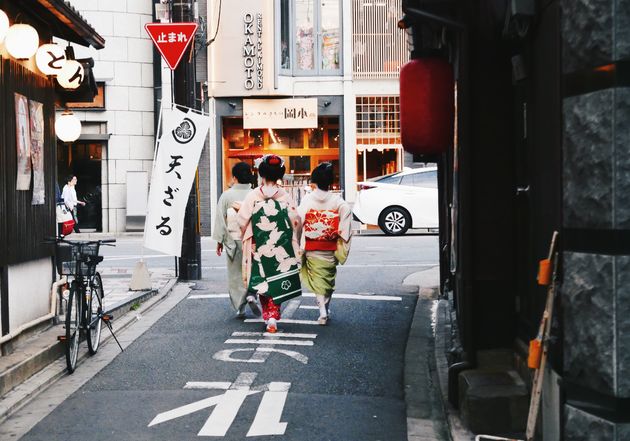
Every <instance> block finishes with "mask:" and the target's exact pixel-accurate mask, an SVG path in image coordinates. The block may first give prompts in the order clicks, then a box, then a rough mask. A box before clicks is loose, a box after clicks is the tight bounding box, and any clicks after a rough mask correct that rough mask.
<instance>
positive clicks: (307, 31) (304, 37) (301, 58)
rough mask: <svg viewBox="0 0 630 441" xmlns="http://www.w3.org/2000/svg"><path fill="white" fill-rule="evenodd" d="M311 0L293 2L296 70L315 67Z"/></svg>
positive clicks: (312, 6)
mask: <svg viewBox="0 0 630 441" xmlns="http://www.w3.org/2000/svg"><path fill="white" fill-rule="evenodd" d="M313 9H314V5H313V0H296V2H295V58H296V67H297V69H298V70H313V69H315V25H314V23H313V22H314V18H315V17H314V12H315V11H314V10H313Z"/></svg>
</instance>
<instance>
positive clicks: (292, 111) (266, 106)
mask: <svg viewBox="0 0 630 441" xmlns="http://www.w3.org/2000/svg"><path fill="white" fill-rule="evenodd" d="M317 127H318V126H317V98H293V99H291V98H287V99H276V100H266V99H251V100H243V128H244V129H316V128H317Z"/></svg>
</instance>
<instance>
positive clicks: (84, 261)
mask: <svg viewBox="0 0 630 441" xmlns="http://www.w3.org/2000/svg"><path fill="white" fill-rule="evenodd" d="M56 248H57V249H56V251H57V252H56V264H57V272H58V273H59V275H61V276H88V277H91V276H93V275H94V273H95V272H96V265H97V264H98V263H99V262H101V261H102V260H103V258H102V257H100V256H99V255H98V251H99V244H98V243H81V242H76V243H72V244H69V243H58V244H57V247H56Z"/></svg>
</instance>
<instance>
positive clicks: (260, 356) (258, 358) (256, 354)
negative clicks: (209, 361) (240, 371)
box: [212, 346, 308, 364]
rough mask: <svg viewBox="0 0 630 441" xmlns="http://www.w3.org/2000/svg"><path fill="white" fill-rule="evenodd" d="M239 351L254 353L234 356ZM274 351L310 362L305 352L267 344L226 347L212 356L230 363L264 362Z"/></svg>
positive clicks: (303, 361)
mask: <svg viewBox="0 0 630 441" xmlns="http://www.w3.org/2000/svg"><path fill="white" fill-rule="evenodd" d="M238 352H252V355H251V357H250V358H247V359H243V358H233V357H232V355H233V354H236V353H238ZM272 353H278V354H282V355H286V356H287V357H290V358H292V359H294V360H295V361H299V362H300V363H302V364H307V363H308V357H307V356H306V355H304V354H300V353H299V352H296V351H290V350H288V349H278V348H270V347H265V346H259V347H257V348H237V349H224V350H222V351H219V352H217V353H216V354H214V355H213V356H212V358H214V359H215V360H218V361H225V362H230V363H264V362H265V361H267V359H268V358H269V356H270V355H271V354H272Z"/></svg>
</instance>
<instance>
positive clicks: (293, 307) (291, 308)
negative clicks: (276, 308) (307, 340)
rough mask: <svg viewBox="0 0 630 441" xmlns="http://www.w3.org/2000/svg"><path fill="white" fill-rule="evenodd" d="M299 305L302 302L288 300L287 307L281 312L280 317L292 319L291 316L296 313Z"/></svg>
mask: <svg viewBox="0 0 630 441" xmlns="http://www.w3.org/2000/svg"><path fill="white" fill-rule="evenodd" d="M300 303H302V302H301V300H299V299H292V300H289V301H288V302H287V306H286V307H285V308H284V310H283V311H282V315H283V316H284V317H286V318H291V317H293V314H295V311H297V309H298V308H299V307H300Z"/></svg>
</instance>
